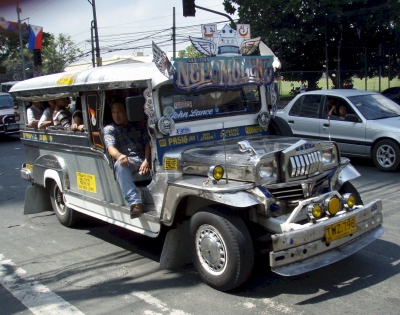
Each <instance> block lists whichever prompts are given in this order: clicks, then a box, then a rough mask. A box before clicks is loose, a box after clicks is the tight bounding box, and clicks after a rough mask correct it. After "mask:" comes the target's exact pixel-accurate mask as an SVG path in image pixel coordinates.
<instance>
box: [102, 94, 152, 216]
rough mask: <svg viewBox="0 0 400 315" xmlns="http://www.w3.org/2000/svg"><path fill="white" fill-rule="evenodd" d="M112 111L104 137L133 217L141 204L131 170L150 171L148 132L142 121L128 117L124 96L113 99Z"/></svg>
mask: <svg viewBox="0 0 400 315" xmlns="http://www.w3.org/2000/svg"><path fill="white" fill-rule="evenodd" d="M111 114H112V118H113V123H111V124H110V125H107V126H106V127H105V128H104V140H105V144H106V148H107V151H108V153H109V154H110V156H111V157H112V158H114V159H115V160H116V161H115V163H114V169H115V174H116V177H117V181H118V184H119V186H120V187H121V190H122V193H123V195H124V198H125V200H126V202H127V203H128V204H129V206H130V216H131V218H132V219H133V218H137V217H139V216H141V215H142V212H143V208H142V201H141V197H140V194H139V193H138V192H137V190H136V185H135V183H134V181H133V178H132V174H134V173H137V172H139V174H140V175H146V174H148V173H149V172H150V162H149V161H150V159H151V150H150V136H149V134H148V132H147V128H146V127H145V126H144V125H143V124H139V123H138V124H135V123H132V122H129V121H128V116H127V112H126V106H125V102H124V100H122V99H115V100H114V102H113V103H112V104H111Z"/></svg>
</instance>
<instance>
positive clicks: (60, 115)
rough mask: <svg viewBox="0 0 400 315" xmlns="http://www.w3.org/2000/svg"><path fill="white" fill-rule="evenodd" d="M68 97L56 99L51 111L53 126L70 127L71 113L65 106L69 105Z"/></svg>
mask: <svg viewBox="0 0 400 315" xmlns="http://www.w3.org/2000/svg"><path fill="white" fill-rule="evenodd" d="M69 102H70V99H69V97H63V98H58V99H56V107H55V109H54V112H53V123H54V126H55V127H58V128H60V127H63V128H64V129H70V128H71V119H72V114H71V112H70V111H69V109H68V108H67V107H68V106H69Z"/></svg>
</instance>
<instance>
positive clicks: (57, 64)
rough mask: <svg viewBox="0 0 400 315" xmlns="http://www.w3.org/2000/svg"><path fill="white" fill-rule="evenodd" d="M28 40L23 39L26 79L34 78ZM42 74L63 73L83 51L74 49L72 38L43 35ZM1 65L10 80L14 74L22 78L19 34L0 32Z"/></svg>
mask: <svg viewBox="0 0 400 315" xmlns="http://www.w3.org/2000/svg"><path fill="white" fill-rule="evenodd" d="M27 43H28V38H23V47H24V59H25V68H26V71H25V72H26V77H27V78H30V77H32V72H33V52H32V51H31V50H28V49H27ZM42 46H43V47H42V61H43V65H42V73H43V74H51V73H57V72H62V71H64V69H65V68H66V67H67V66H68V65H70V64H71V63H72V62H73V61H75V60H76V59H77V57H79V55H80V54H81V51H80V50H79V49H77V48H75V47H74V42H73V41H72V40H71V38H70V36H66V35H64V34H60V35H59V36H58V38H54V35H53V34H50V33H46V32H44V33H43V42H42ZM0 65H1V66H5V67H7V75H8V77H9V78H8V79H10V80H11V79H12V78H13V75H14V74H18V75H19V76H21V77H22V75H21V73H22V61H21V48H20V44H19V34H18V32H9V31H8V32H0Z"/></svg>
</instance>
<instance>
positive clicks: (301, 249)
mask: <svg viewBox="0 0 400 315" xmlns="http://www.w3.org/2000/svg"><path fill="white" fill-rule="evenodd" d="M351 216H355V218H356V222H357V226H358V231H357V232H355V233H353V234H351V235H347V236H345V237H342V238H339V239H337V240H334V241H332V242H331V243H329V244H328V243H326V240H325V227H326V226H328V225H331V224H333V223H337V222H339V221H342V220H345V219H347V218H349V217H351ZM383 232H384V229H383V227H382V202H381V201H380V200H376V201H372V202H370V203H369V204H367V205H365V206H364V207H361V208H358V209H355V210H353V211H350V212H346V213H344V214H342V215H340V216H338V217H335V218H331V219H329V220H326V221H324V222H319V223H316V224H313V225H311V226H309V227H306V228H304V229H299V230H295V231H290V232H286V233H282V234H275V235H273V236H272V244H273V251H272V252H270V265H271V269H272V271H273V272H275V273H278V274H280V275H283V276H294V275H298V274H302V273H305V272H308V271H311V270H314V269H318V268H320V267H323V266H326V265H329V264H332V263H334V262H336V261H338V260H341V259H343V258H345V257H347V256H349V255H351V254H353V253H355V252H357V251H358V250H360V249H361V248H363V247H364V246H366V245H368V244H369V243H371V242H372V241H374V240H376V239H377V238H379V237H380V236H381V235H382V234H383Z"/></svg>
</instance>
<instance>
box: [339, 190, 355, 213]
mask: <svg viewBox="0 0 400 315" xmlns="http://www.w3.org/2000/svg"><path fill="white" fill-rule="evenodd" d="M342 202H343V204H344V206H345V207H347V208H349V209H353V208H354V206H355V205H356V196H354V195H353V194H351V193H346V194H344V195H343V196H342Z"/></svg>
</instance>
